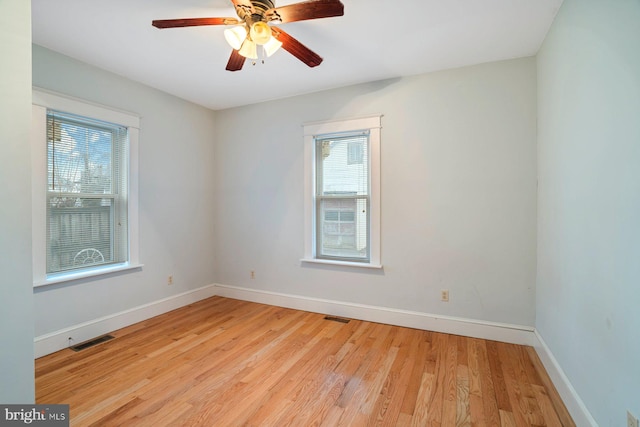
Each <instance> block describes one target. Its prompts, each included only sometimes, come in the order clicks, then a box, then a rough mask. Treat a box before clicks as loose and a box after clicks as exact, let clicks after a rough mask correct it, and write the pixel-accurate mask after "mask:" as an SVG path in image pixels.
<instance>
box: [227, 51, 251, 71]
mask: <svg viewBox="0 0 640 427" xmlns="http://www.w3.org/2000/svg"><path fill="white" fill-rule="evenodd" d="M245 59H246V58H245V57H244V56H242V55H240V54H239V53H238V51H237V50H235V49H234V50H232V51H231V56H230V57H229V62H227V71H240V70H242V66H243V65H244V60H245Z"/></svg>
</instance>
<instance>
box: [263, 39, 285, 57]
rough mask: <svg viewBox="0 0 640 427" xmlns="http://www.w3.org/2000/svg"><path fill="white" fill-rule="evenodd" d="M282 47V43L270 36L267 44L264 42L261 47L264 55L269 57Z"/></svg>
mask: <svg viewBox="0 0 640 427" xmlns="http://www.w3.org/2000/svg"><path fill="white" fill-rule="evenodd" d="M281 47H282V42H281V41H280V40H278V39H276V38H275V37H273V36H271V38H270V39H269V41H268V42H266V43H265V44H264V46H263V48H264V53H265V54H266V55H267V56H271V55H273V54H274V53H276V52H277V51H278V49H280V48H281Z"/></svg>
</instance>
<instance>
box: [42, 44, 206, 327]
mask: <svg viewBox="0 0 640 427" xmlns="http://www.w3.org/2000/svg"><path fill="white" fill-rule="evenodd" d="M33 84H34V85H35V86H37V87H41V88H44V89H48V90H53V91H57V92H59V93H62V94H66V95H71V96H74V97H78V98H82V99H85V100H88V101H91V102H96V103H100V104H103V105H106V106H109V107H112V108H117V109H122V110H125V111H130V112H133V113H136V114H139V115H140V116H141V117H142V118H141V130H140V150H139V157H140V160H139V194H140V199H139V215H140V233H139V243H140V251H139V255H140V261H141V263H142V264H144V268H143V269H142V270H141V271H135V272H130V273H122V274H117V275H114V276H112V277H109V278H104V279H97V280H95V279H94V280H85V281H82V282H77V283H70V284H66V285H53V286H48V287H44V288H38V289H37V290H36V291H35V308H36V313H37V315H36V325H35V333H36V336H41V335H44V334H48V333H51V332H54V331H57V330H59V329H63V328H67V327H70V326H73V325H77V324H80V323H82V322H87V321H91V320H94V319H97V318H100V317H103V316H109V315H112V314H114V313H117V312H120V311H124V310H128V309H131V308H133V307H137V306H140V305H143V304H147V303H150V302H153V301H156V300H160V299H162V298H166V297H169V296H172V295H176V294H180V293H183V292H186V291H188V290H192V289H196V288H200V287H202V286H206V285H210V284H212V283H213V279H214V274H213V273H214V270H213V262H212V260H213V258H214V252H213V249H214V248H213V245H212V243H211V242H212V241H213V240H214V236H213V222H214V220H215V218H214V204H215V194H214V192H213V182H214V173H213V172H214V168H213V163H214V157H213V155H214V152H213V146H214V141H215V126H214V124H215V117H214V112H213V111H211V110H208V109H206V108H203V107H200V106H197V105H195V104H192V103H189V102H186V101H184V100H181V99H179V98H176V97H173V96H171V95H168V94H166V93H163V92H160V91H158V90H155V89H152V88H150V87H148V86H144V85H142V84H139V83H136V82H133V81H130V80H127V79H124V78H122V77H119V76H117V75H114V74H111V73H109V72H106V71H104V70H100V69H97V68H94V67H92V66H89V65H87V64H84V63H81V62H78V61H75V60H73V59H71V58H69V57H65V56H63V55H60V54H58V53H55V52H52V51H50V50H47V49H45V48H42V47H40V46H33ZM169 275H173V281H174V284H173V285H172V286H168V285H167V277H168V276H169Z"/></svg>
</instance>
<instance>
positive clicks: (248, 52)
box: [238, 39, 258, 59]
mask: <svg viewBox="0 0 640 427" xmlns="http://www.w3.org/2000/svg"><path fill="white" fill-rule="evenodd" d="M238 53H239V54H240V55H242V56H244V57H245V58H249V59H258V49H257V46H256V44H255V43H254V42H252V41H251V40H249V39H246V40H245V41H244V43H242V47H241V48H240V50H239V51H238Z"/></svg>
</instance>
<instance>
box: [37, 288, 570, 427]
mask: <svg viewBox="0 0 640 427" xmlns="http://www.w3.org/2000/svg"><path fill="white" fill-rule="evenodd" d="M324 317H325V316H324V315H321V314H315V313H308V312H303V311H297V310H291V309H285V308H280V307H272V306H267V305H261V304H255V303H250V302H245V301H238V300H233V299H227V298H221V297H213V298H209V299H207V300H204V301H200V302H198V303H196V304H192V305H190V306H188V307H183V308H181V309H178V310H175V311H172V312H170V313H167V314H164V315H161V316H158V317H155V318H153V319H150V320H147V321H144V322H141V323H138V324H135V325H132V326H129V327H127V328H124V329H121V330H119V331H115V332H113V333H112V334H111V335H113V336H115V337H116V339H113V340H111V341H107V342H105V343H102V344H98V345H96V346H94V347H91V348H88V349H86V350H83V351H81V352H78V353H76V352H73V351H71V350H69V349H66V350H62V351H59V352H57V353H54V354H51V355H48V356H45V357H42V358H40V359H38V360H37V361H36V400H37V403H43V404H54V403H67V404H70V411H71V425H73V426H155V427H159V426H180V425H183V426H312V425H313V426H365V425H385V426H444V427H448V426H487V427H494V426H574V423H573V421H572V420H571V417H570V416H569V414H568V412H567V410H566V409H565V407H564V405H563V404H562V402H561V400H560V398H559V396H558V394H557V392H556V390H555V389H554V388H553V385H552V384H551V381H550V380H549V378H548V376H547V374H546V372H545V371H544V368H543V367H542V364H541V363H540V360H539V359H538V357H537V355H536V353H535V351H534V350H533V349H532V348H528V347H523V346H517V345H512V344H504V343H499V342H494V341H486V340H481V339H474V338H465V337H460V336H455V335H446V334H441V333H436V332H429V331H422V330H416V329H409V328H401V327H396V326H389V325H384V324H378V323H371V322H364V321H358V320H351V321H350V322H349V323H340V322H335V321H331V320H325V319H324Z"/></svg>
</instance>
